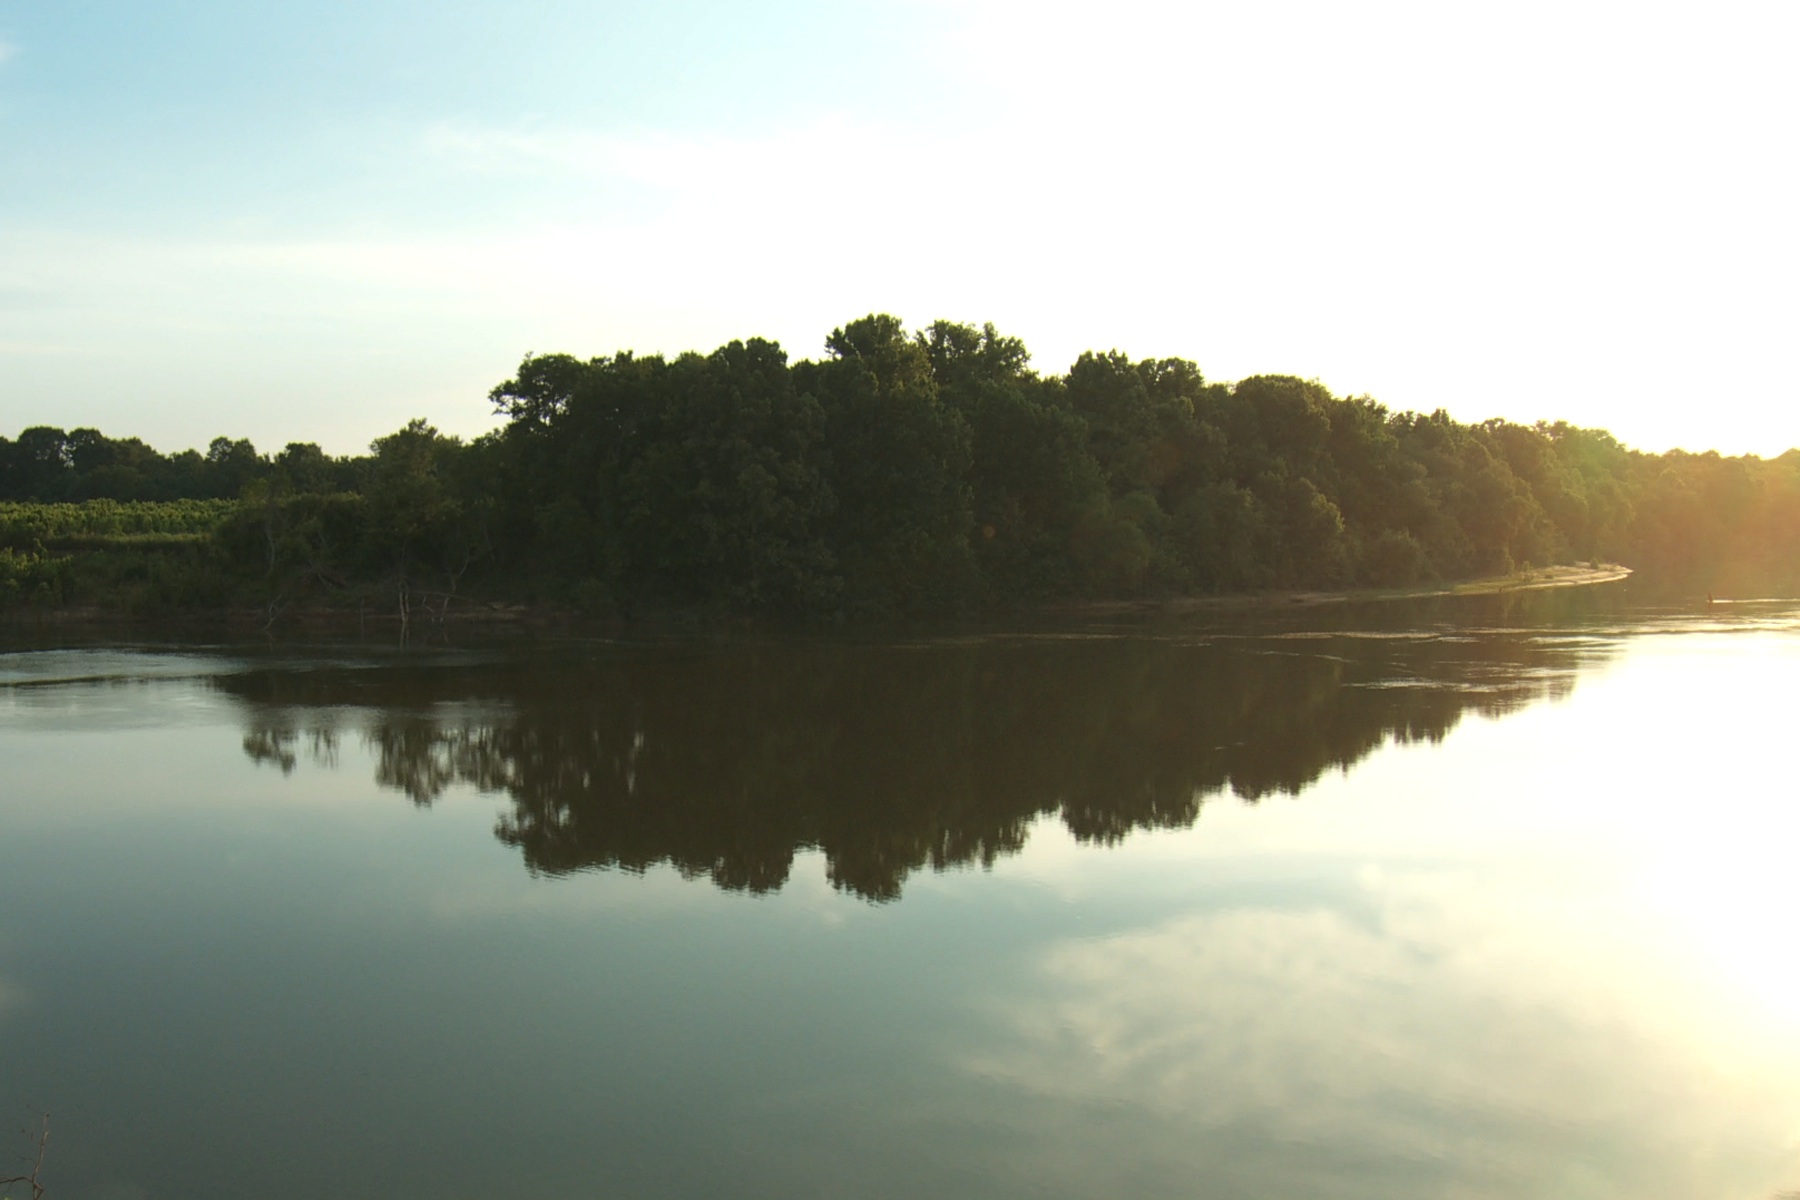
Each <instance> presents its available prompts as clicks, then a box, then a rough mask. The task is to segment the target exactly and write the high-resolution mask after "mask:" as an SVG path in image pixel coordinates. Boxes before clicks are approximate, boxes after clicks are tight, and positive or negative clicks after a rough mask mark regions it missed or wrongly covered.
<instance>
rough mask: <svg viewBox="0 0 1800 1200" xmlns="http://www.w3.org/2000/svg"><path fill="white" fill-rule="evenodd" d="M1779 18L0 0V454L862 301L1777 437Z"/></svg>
mask: <svg viewBox="0 0 1800 1200" xmlns="http://www.w3.org/2000/svg"><path fill="white" fill-rule="evenodd" d="M1246 9H1249V10H1253V11H1246ZM1797 12H1800V10H1796V9H1795V8H1794V7H1793V6H1792V5H1787V4H1776V3H1767V4H1737V5H1732V4H1726V5H1721V6H1715V7H1713V8H1709V9H1707V10H1705V11H1702V10H1700V9H1698V8H1693V7H1680V8H1677V7H1672V6H1659V5H1654V4H1629V5H1627V4H1618V5H1612V4H1597V3H1586V4H1583V3H1560V4H1532V3H1509V4H1504V5H1487V6H1477V5H1456V6H1448V5H1442V4H1353V5H1346V4H1341V3H1340V4H1306V3H1285V4H1284V3H1269V4H1259V5H1254V6H1246V5H1241V4H1231V5H1206V4H1185V5H1163V4H1156V3H1148V2H1145V0H1115V2H1113V3H1109V4H1105V5H1095V4H1086V5H1079V6H1075V5H1059V4H1056V3H1035V4H1028V3H1022V2H1020V0H965V2H957V0H892V2H890V3H886V4H880V5H855V4H828V3H738V4H725V3H687V4H668V3H665V4H661V5H656V6H649V5H617V4H615V5H606V4H593V3H589V4H575V3H537V4H511V5H501V4H498V3H487V2H469V3H432V4H426V3H418V2H412V0H364V2H361V3H354V4H352V3H321V2H312V3H293V4H280V5H276V4H246V3H237V4H226V3H166V4H159V5H145V4H141V3H123V2H119V0H91V2H80V0H64V2H58V3H45V2H43V0H34V2H32V3H21V2H19V0H0V46H3V47H4V48H3V49H0V434H7V435H10V434H13V433H16V432H17V431H18V429H19V428H21V427H22V426H24V425H28V424H37V423H49V424H57V425H62V426H64V427H73V426H77V425H97V426H98V427H100V428H101V429H103V430H105V431H107V432H108V433H111V434H114V435H115V436H123V435H129V434H136V435H139V436H142V437H144V438H146V440H148V441H150V442H151V443H152V444H153V445H157V446H159V447H160V448H163V449H177V448H181V447H184V446H188V445H200V444H204V443H205V442H206V441H207V440H209V439H210V438H211V437H213V436H215V435H218V434H227V435H230V436H234V437H235V436H248V437H251V438H253V439H254V440H255V441H256V442H257V443H258V445H259V446H262V447H263V448H265V449H271V448H278V447H279V446H280V445H281V444H282V443H284V442H286V441H290V440H311V441H318V442H320V443H321V444H323V445H324V446H326V448H327V449H330V450H333V451H336V452H344V451H350V450H356V449H360V448H361V447H362V446H364V445H365V444H366V443H367V442H368V441H369V439H370V438H372V437H374V436H376V435H378V434H381V433H384V432H387V431H389V430H391V429H393V428H395V427H397V426H398V425H400V424H401V423H402V422H403V421H405V420H406V419H408V418H410V417H413V416H424V417H427V418H428V419H430V420H432V421H433V422H435V423H436V424H438V425H439V426H440V427H442V428H444V429H446V430H450V431H454V432H458V433H462V434H474V433H478V432H480V431H481V430H483V429H485V428H488V427H490V426H491V424H492V419H491V417H490V414H489V410H488V406H487V404H486V402H485V400H484V396H485V393H486V391H487V390H488V388H489V387H491V386H492V385H493V384H495V383H497V382H498V381H499V380H501V379H502V378H504V377H506V375H507V374H509V373H510V371H511V369H512V368H513V367H514V366H516V364H517V362H518V360H519V358H520V357H521V356H522V355H523V354H524V353H525V352H527V351H539V352H544V351H553V350H566V351H569V352H572V353H577V354H582V355H591V354H602V353H610V352H612V351H613V350H616V349H622V348H635V349H639V350H644V351H651V350H661V351H668V352H674V351H679V350H682V349H687V348H697V349H710V348H711V347H713V346H715V345H717V344H718V343H719V342H721V341H723V340H726V339H729V338H732V337H740V336H750V335H763V336H771V337H775V338H777V339H779V340H780V341H781V342H782V343H783V344H784V345H785V346H786V347H787V348H788V350H789V352H790V353H791V354H793V355H794V356H795V357H800V356H806V355H812V354H816V353H817V352H818V350H819V347H820V344H821V342H822V340H823V337H824V335H825V334H826V333H827V332H828V331H829V330H830V328H831V327H832V326H833V325H836V324H840V323H842V322H843V321H845V320H848V319H850V318H853V317H856V316H859V315H861V314H863V313H866V312H869V311H871V310H875V309H880V310H885V311H891V312H895V313H897V314H898V315H900V316H901V317H903V318H905V319H906V320H907V321H908V322H910V323H912V324H914V325H919V324H923V323H924V322H927V321H929V320H931V319H933V318H935V317H939V316H944V317H950V318H953V319H957V320H967V321H976V322H979V321H985V320H992V321H994V322H995V323H997V324H998V325H999V326H1000V327H1001V328H1002V329H1003V330H1005V331H1007V332H1010V333H1015V334H1017V335H1019V336H1021V337H1023V338H1024V339H1025V341H1026V343H1027V344H1028V345H1029V346H1030V347H1031V348H1032V350H1033V352H1034V355H1035V359H1036V362H1037V365H1038V366H1039V367H1040V368H1042V369H1045V370H1061V369H1063V368H1065V367H1066V366H1067V364H1068V362H1069V361H1070V360H1071V359H1072V358H1073V357H1074V355H1075V354H1077V353H1078V352H1079V351H1081V350H1082V349H1085V348H1090V347H1091V348H1100V349H1104V348H1109V347H1114V346H1116V347H1118V348H1119V349H1122V350H1124V351H1126V352H1128V353H1130V354H1133V355H1170V354H1173V355H1181V356H1184V357H1190V358H1193V359H1195V360H1196V361H1197V362H1199V364H1200V366H1201V368H1202V369H1203V370H1204V371H1205V372H1206V373H1207V375H1208V376H1209V377H1211V378H1216V379H1235V378H1239V377H1241V376H1244V375H1247V374H1252V373H1256V372H1262V371H1283V372H1288V373H1294V374H1300V375H1306V376H1312V377H1316V378H1318V379H1320V380H1321V381H1322V382H1324V383H1325V384H1326V385H1327V386H1329V387H1331V388H1332V389H1333V390H1335V391H1338V392H1340V393H1364V392H1366V393H1370V394H1373V395H1375V396H1376V397H1377V398H1379V399H1381V400H1383V401H1385V402H1386V403H1388V404H1389V405H1390V406H1392V407H1395V408H1416V409H1430V408H1435V407H1439V406H1443V407H1446V408H1448V409H1449V410H1450V411H1451V412H1452V413H1453V414H1454V415H1456V416H1458V417H1459V418H1462V419H1465V420H1480V419H1483V418H1485V417H1489V416H1505V417H1509V418H1512V419H1515V420H1524V421H1530V420H1535V419H1538V418H1567V419H1569V420H1573V421H1576V422H1578V423H1581V424H1588V425H1600V426H1605V427H1607V428H1610V429H1612V430H1613V431H1614V432H1615V433H1617V434H1618V435H1619V436H1620V437H1621V438H1623V439H1624V440H1625V441H1626V442H1627V443H1629V444H1632V445H1636V446H1639V447H1642V448H1645V449H1651V450H1660V449H1665V448H1667V447H1669V446H1671V445H1676V444H1681V445H1686V446H1688V447H1689V448H1694V449H1703V448H1714V447H1716V448H1719V449H1723V450H1725V451H1727V452H1743V451H1752V452H1758V453H1764V454H1771V453H1778V452H1779V451H1780V450H1782V449H1785V448H1786V447H1788V446H1790V445H1794V444H1797V443H1800V422H1797V421H1796V420H1795V418H1794V417H1793V415H1792V414H1793V413H1795V412H1796V411H1800V395H1796V391H1797V389H1796V387H1795V384H1794V380H1793V375H1792V373H1791V370H1790V368H1789V364H1788V361H1787V360H1788V358H1789V347H1790V346H1791V345H1792V342H1793V336H1794V334H1793V331H1794V330H1795V328H1796V327H1800V320H1797V319H1800V302H1797V301H1796V298H1795V287H1794V283H1793V281H1794V279H1795V278H1796V277H1800V270H1797V268H1800V238H1797V236H1796V233H1795V230H1794V222H1793V215H1792V214H1793V213H1795V212H1796V211H1800V169H1797V168H1796V165H1795V162H1796V156H1795V155H1794V153H1793V150H1792V147H1793V146H1794V145H1795V144H1796V142H1797V140H1800V139H1797V138H1796V130H1795V128H1794V126H1795V123H1796V116H1795V114H1797V113H1800V83H1797V82H1796V78H1795V73H1794V72H1793V71H1792V70H1791V69H1790V67H1789V65H1788V62H1787V59H1788V58H1789V56H1790V54H1791V50H1792V47H1793V46H1794V45H1795V44H1796V38H1795V36H1794V35H1795V34H1796V33H1797V32H1800V17H1797V16H1795V15H1793V14H1795V13H1797Z"/></svg>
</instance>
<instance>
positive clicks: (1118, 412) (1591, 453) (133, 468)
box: [0, 314, 1800, 619]
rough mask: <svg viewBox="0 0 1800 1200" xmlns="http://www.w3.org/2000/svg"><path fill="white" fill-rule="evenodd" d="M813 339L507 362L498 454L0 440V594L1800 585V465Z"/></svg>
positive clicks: (1572, 431)
mask: <svg viewBox="0 0 1800 1200" xmlns="http://www.w3.org/2000/svg"><path fill="white" fill-rule="evenodd" d="M825 351H826V353H825V354H824V356H823V357H821V358H820V359H817V360H802V361H799V362H790V361H789V359H788V356H787V354H786V352H785V351H783V350H782V348H781V347H780V346H778V345H776V344H774V343H772V342H768V341H764V340H760V339H749V340H746V341H734V342H731V343H729V344H728V345H725V346H722V347H720V348H719V349H718V350H715V351H713V352H712V353H710V354H697V353H689V354H683V355H680V356H678V357H676V358H674V359H667V358H664V357H662V356H658V355H652V356H638V355H635V354H632V353H629V352H624V353H619V354H615V355H613V356H611V357H606V358H595V359H591V360H586V361H584V360H581V359H578V358H575V357H572V356H570V355H566V354H552V355H535V356H528V357H526V358H525V360H524V361H523V362H521V363H520V365H519V369H518V372H517V374H516V375H515V376H514V377H513V378H512V379H509V380H506V381H505V382H503V383H501V384H500V385H499V386H497V387H496V388H495V389H494V390H493V391H492V393H491V394H490V397H489V399H490V400H491V401H492V403H493V405H494V407H495V410H496V411H497V413H498V414H499V415H500V416H501V417H502V418H503V420H504V424H503V425H502V427H501V428H500V429H498V430H496V431H495V432H494V433H492V434H489V435H487V436H485V437H482V438H479V439H476V440H475V441H474V442H470V443H464V442H462V441H461V440H459V439H457V438H453V437H446V436H444V435H442V434H440V433H439V432H438V431H437V430H436V429H434V428H432V427H431V426H430V425H428V424H426V423H425V422H424V421H413V422H410V423H409V424H407V425H406V426H404V427H403V428H401V429H399V430H397V431H395V432H394V433H392V434H389V435H388V436H386V437H382V438H378V439H376V441H375V442H374V443H373V444H372V445H371V446H370V452H369V453H368V454H367V455H363V456H352V457H345V458H334V457H331V456H329V455H326V454H325V453H323V452H322V451H321V450H320V449H319V448H318V447H317V446H316V445H312V444H310V443H291V444H289V445H288V446H286V447H285V448H284V449H283V450H281V451H280V452H278V453H276V454H273V455H264V454H259V453H258V452H257V450H256V448H255V447H254V446H253V445H251V443H249V442H248V441H245V440H241V439H239V440H233V439H230V438H223V437H221V438H216V439H214V440H213V441H212V442H211V443H210V444H209V445H208V447H207V448H206V450H205V452H204V453H201V452H198V451H191V450H190V451H183V452H181V453H178V454H174V455H168V456H165V455H161V454H159V453H157V452H156V451H154V450H152V449H150V448H149V447H148V446H145V445H144V444H143V443H142V442H140V441H138V440H137V439H132V438H127V439H112V438H108V437H106V436H104V435H102V434H100V433H99V432H98V431H95V430H91V429H77V430H73V431H69V432H65V431H62V430H60V429H55V428H52V427H48V426H37V427H33V428H30V429H26V430H24V431H23V432H21V433H20V434H19V436H18V437H17V438H16V439H14V440H11V441H9V440H7V439H5V438H0V548H3V549H4V550H5V552H6V553H7V555H8V557H7V558H6V559H4V566H3V567H0V570H4V572H5V575H4V580H5V581H6V582H5V583H3V584H0V587H5V588H7V589H9V590H7V591H6V593H5V595H6V597H7V602H9V603H12V604H19V603H23V602H24V601H25V600H26V599H28V598H29V599H30V600H32V601H33V602H36V603H46V604H71V603H101V602H113V603H115V604H118V605H122V606H125V607H144V606H148V607H151V608H158V607H161V608H170V607H173V608H180V607H191V606H194V605H197V604H226V603H243V604H254V605H257V606H266V608H267V609H268V611H269V613H270V615H271V618H272V617H273V615H275V614H276V613H277V612H278V611H279V610H281V609H282V608H283V607H284V606H286V605H289V604H292V603H295V602H298V601H301V600H306V601H308V602H314V601H327V600H334V599H335V600H338V601H343V602H352V601H353V602H355V603H356V604H358V605H367V604H370V603H379V604H383V605H386V604H390V603H392V604H395V605H397V608H398V611H399V612H400V613H401V615H402V619H405V615H406V614H407V612H408V611H409V608H410V606H411V605H412V604H413V603H414V601H415V600H417V601H418V602H420V603H426V604H435V605H438V606H439V608H440V610H441V608H442V607H443V606H447V605H448V604H449V603H450V600H451V598H453V597H458V596H461V595H463V594H464V589H465V587H470V588H473V589H475V590H476V591H477V592H481V593H486V594H489V595H498V596H502V597H504V598H506V599H509V600H525V601H530V600H546V599H547V600H553V601H559V602H561V603H564V604H570V605H574V606H576V607H578V608H580V609H582V610H584V611H588V612H614V613H627V614H628V613H632V612H636V611H641V610H645V609H665V608H670V607H675V608H690V609H692V608H698V609H702V610H707V611H729V612H755V613H764V614H776V615H787V616H796V617H804V618H809V619H816V618H820V617H830V616H834V615H840V614H849V615H884V614H885V615H909V614H921V613H943V612H953V611H957V610H960V609H965V608H969V607H974V606H981V607H990V608H992V607H1003V606H1006V605H1010V604H1017V603H1024V602H1036V601H1043V600H1050V599H1056V598H1058V597H1094V598H1109V597H1131V596H1156V595H1174V594H1192V593H1216V592H1229V591H1245V590H1255V589H1261V588H1271V587H1279V588H1319V587H1341V586H1353V585H1363V586H1375V587H1396V586H1410V585H1413V584H1416V583H1419V582H1423V581H1429V580H1446V581H1447V580H1457V579H1465V578H1470V577H1474V576H1478V575H1488V574H1504V573H1507V572H1510V571H1513V570H1514V569H1515V568H1516V567H1517V565H1518V564H1522V563H1538V564H1551V563H1557V562H1568V561H1597V560H1601V559H1605V560H1608V561H1620V562H1623V563H1625V564H1627V565H1629V566H1632V567H1634V568H1636V569H1638V570H1639V571H1640V572H1642V573H1643V574H1644V575H1646V576H1648V577H1651V578H1654V579H1661V580H1664V581H1668V582H1670V583H1671V584H1672V585H1673V586H1678V587H1686V588H1689V589H1693V590H1712V591H1722V592H1730V591H1740V592H1741V591H1752V590H1761V589H1787V590H1791V589H1793V588H1795V587H1800V451H1796V452H1790V453H1789V454H1787V455H1784V456H1782V457H1781V458H1779V459H1775V460H1771V461H1764V460H1761V459H1754V458H1738V459H1733V458H1722V457H1720V456H1719V455H1716V454H1701V455H1695V454H1685V453H1682V452H1679V451H1677V452H1673V453H1670V454H1666V455H1660V456H1655V455H1645V454H1640V453H1636V452H1634V451H1631V450H1628V449H1626V448H1625V447H1623V446H1621V445H1620V444H1619V443H1618V442H1617V441H1616V440H1614V439H1613V438H1612V437H1611V436H1610V435H1609V434H1607V433H1605V432H1604V431H1601V430H1590V429H1579V428H1575V427H1572V426H1569V425H1567V424H1564V423H1560V422H1559V423H1554V424H1548V423H1540V424H1538V425H1535V426H1523V425H1518V424H1514V423H1511V422H1506V421H1499V420H1494V421H1487V422H1483V423H1481V424H1476V425H1465V424H1462V423H1460V422H1458V421H1455V420H1453V419H1452V418H1450V417H1449V415H1448V414H1447V413H1445V412H1444V411H1443V410H1441V409H1440V410H1438V411H1436V412H1433V413H1430V414H1419V413H1393V412H1390V411H1389V410H1388V409H1386V408H1385V407H1384V406H1382V405H1381V404H1379V403H1378V402H1376V401H1374V400H1372V399H1370V398H1368V397H1348V398H1340V397H1336V396H1333V395H1332V394H1331V393H1330V392H1329V391H1327V390H1326V389H1325V388H1324V387H1322V386H1321V385H1319V384H1318V383H1316V382H1312V381H1309V380H1304V379H1298V378H1294V377H1292V376H1283V375H1263V376H1256V377H1253V378H1249V379H1245V380H1242V381H1240V382H1238V383H1236V384H1219V383H1211V382H1208V381H1207V380H1206V379H1205V378H1204V377H1203V376H1202V374H1201V372H1200V370H1199V368H1198V367H1197V366H1196V365H1195V364H1193V363H1191V362H1188V361H1187V360H1185V359H1176V358H1165V359H1144V360H1140V361H1134V360H1132V359H1130V358H1128V357H1126V356H1125V355H1123V354H1120V353H1118V352H1117V351H1109V352H1105V353H1093V352H1090V353H1086V354H1083V355H1082V356H1081V357H1080V358H1079V359H1078V360H1077V361H1076V362H1075V363H1074V364H1073V366H1071V367H1070V369H1069V371H1068V372H1067V373H1066V374H1064V375H1049V376H1046V375H1040V374H1038V373H1037V372H1035V371H1034V370H1033V369H1032V367H1031V365H1030V355H1029V354H1028V353H1027V351H1026V349H1025V346H1024V344H1023V343H1022V342H1020V341H1019V340H1018V339H1017V338H1013V337H1009V336H1007V335H1005V334H1002V333H1001V332H1000V331H998V330H997V329H995V328H994V326H992V325H983V326H981V327H979V328H978V327H976V326H972V325H961V324H957V323H954V322H949V321H938V322H934V323H933V324H932V325H930V326H928V327H927V328H926V329H924V330H922V331H920V332H918V333H916V334H911V335H909V334H908V333H907V331H906V330H905V328H904V327H903V326H902V325H901V323H900V322H899V321H898V320H897V319H895V318H894V317H891V316H886V315H882V314H874V315H871V316H867V317H863V318H861V319H859V320H855V321H851V322H849V323H847V324H845V325H844V326H842V327H840V328H838V329H835V330H833V331H832V333H831V334H830V336H829V337H828V338H827V339H826V341H825ZM383 597H386V599H383Z"/></svg>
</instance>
